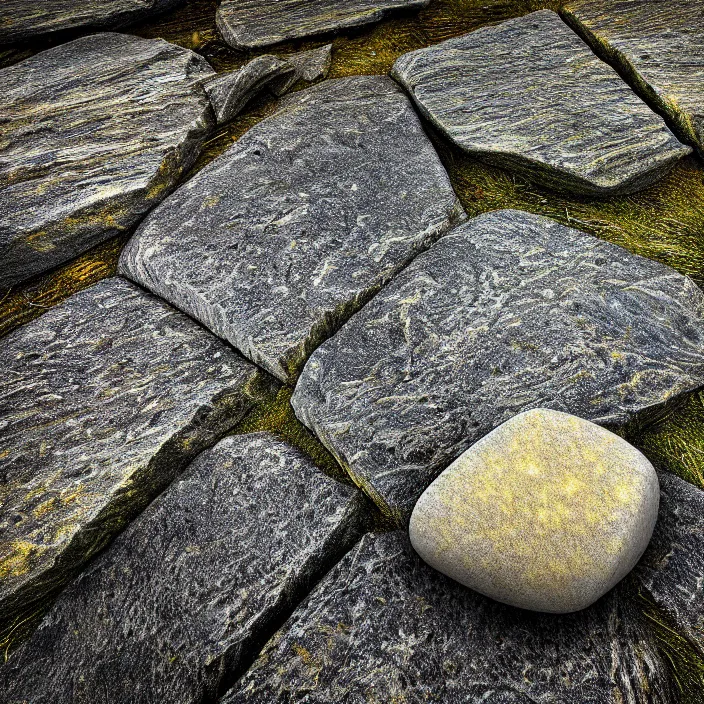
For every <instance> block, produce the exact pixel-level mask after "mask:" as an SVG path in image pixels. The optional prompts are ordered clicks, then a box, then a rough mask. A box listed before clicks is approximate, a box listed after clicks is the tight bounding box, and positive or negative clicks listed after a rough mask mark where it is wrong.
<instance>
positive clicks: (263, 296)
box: [120, 76, 463, 380]
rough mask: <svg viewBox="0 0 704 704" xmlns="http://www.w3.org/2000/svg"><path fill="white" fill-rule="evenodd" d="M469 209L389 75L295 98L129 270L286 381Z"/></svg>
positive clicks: (175, 209) (148, 239) (149, 223)
mask: <svg viewBox="0 0 704 704" xmlns="http://www.w3.org/2000/svg"><path fill="white" fill-rule="evenodd" d="M461 217H463V211H462V209H461V206H460V205H459V202H458V200H457V198H456V196H455V194H454V192H453V190H452V187H451V185H450V182H449V179H448V177H447V174H446V172H445V169H444V168H443V166H442V164H441V162H440V160H439V158H438V156H437V154H436V152H435V150H434V148H433V146H432V144H431V143H430V141H429V140H428V138H427V137H426V135H425V133H424V132H423V129H422V127H421V125H420V122H419V120H418V117H417V116H416V114H415V112H414V110H413V107H412V106H411V104H410V102H409V101H408V100H407V98H406V97H405V96H404V95H403V93H402V92H401V90H400V89H399V88H398V87H397V86H396V85H395V84H394V83H393V82H392V81H391V80H389V79H388V78H383V77H378V76H374V77H372V76H366V77H359V78H345V79H340V80H337V81H324V82H323V83H321V84H320V85H318V86H314V87H313V88H310V89H308V90H306V91H300V92H298V93H296V94H294V95H291V96H289V97H288V98H287V99H286V101H285V102H284V104H283V107H282V109H281V110H280V111H279V112H277V113H276V114H275V115H273V116H272V117H270V118H268V119H266V120H263V121H262V122H260V123H259V124H258V125H256V126H255V127H253V128H252V129H251V130H250V131H249V132H247V133H246V134H245V135H244V136H243V137H242V138H240V139H239V140H238V142H237V143H236V144H235V145H233V146H232V147H231V148H230V149H229V150H228V151H227V152H225V154H223V155H222V156H221V157H219V158H218V159H216V160H215V161H214V162H212V163H211V164H209V165H208V166H207V167H206V168H205V169H203V170H202V171H201V172H200V173H199V174H198V175H197V176H195V177H194V178H193V179H192V180H191V181H189V182H188V184H186V185H185V186H183V187H182V188H180V189H179V190H178V191H177V192H176V193H174V194H173V195H172V196H171V197H170V198H169V199H168V200H167V201H166V202H165V203H163V204H162V206H161V207H159V208H158V209H156V210H155V211H154V212H153V213H152V214H151V215H150V216H149V217H148V218H147V220H146V221H145V222H144V223H143V224H142V225H141V226H140V228H139V230H138V231H137V233H136V234H135V236H134V237H133V238H132V240H131V241H130V242H129V243H128V245H127V247H126V248H125V251H124V252H123V255H122V258H121V260H120V270H121V271H122V272H123V273H124V274H125V275H126V276H129V277H130V278H132V279H133V280H135V281H137V282H138V283H140V284H142V285H144V286H146V287H147V288H149V289H151V290H152V291H154V292H155V293H158V294H159V295H160V296H162V297H163V298H165V299H166V300H168V301H170V302H171V303H173V304H174V305H175V306H177V307H178V308H181V309H182V310H184V311H186V312H187V313H189V314H190V315H191V316H193V317H194V318H196V319H197V320H200V321H201V322H202V323H203V324H204V325H206V326H207V327H208V328H210V329H211V330H212V331H213V332H215V333H216V334H218V335H220V336H221V337H223V338H224V339H226V340H228V341H229V342H231V343H232V344H233V345H234V346H235V347H237V348H238V349H239V350H241V351H242V353H243V354H244V355H245V356H247V357H249V358H250V359H252V360H253V361H255V362H256V363H257V364H259V365H261V366H262V367H264V368H265V369H267V370H268V371H270V372H271V373H272V374H274V375H275V376H277V377H278V378H279V379H282V380H290V379H292V378H295V376H296V375H297V374H298V371H299V369H300V367H301V366H302V364H303V362H304V361H305V359H306V358H307V356H308V355H309V354H310V352H311V350H312V349H314V348H315V347H316V346H317V344H318V343H319V342H320V341H321V339H324V338H325V337H326V336H328V335H329V334H331V333H332V332H333V331H334V330H335V329H336V328H337V327H338V326H339V325H341V324H342V322H344V321H345V320H346V319H347V318H348V317H349V316H350V315H351V314H352V313H353V312H355V311H356V310H357V309H359V308H360V307H361V306H362V305H363V304H364V302H365V301H367V300H368V299H369V298H370V297H371V295H373V294H374V293H375V292H376V291H378V290H379V288H380V287H381V286H382V285H383V284H384V283H385V282H387V281H389V279H391V277H392V276H394V275H395V274H396V273H397V272H398V271H399V270H400V269H401V268H403V267H404V266H405V265H406V264H407V263H408V262H409V261H410V260H411V259H412V258H413V257H414V256H415V255H416V254H417V253H418V252H419V251H420V250H422V249H424V248H426V247H427V246H428V245H429V244H431V243H432V242H433V241H435V240H436V239H437V238H438V237H439V236H440V235H441V234H443V233H444V232H445V231H446V230H447V229H448V228H450V227H451V226H452V225H453V224H454V223H455V222H457V221H458V219H460V218H461Z"/></svg>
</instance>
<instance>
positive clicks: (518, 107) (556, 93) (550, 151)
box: [392, 10, 691, 195]
mask: <svg viewBox="0 0 704 704" xmlns="http://www.w3.org/2000/svg"><path fill="white" fill-rule="evenodd" d="M392 75H393V77H394V78H396V79H397V80H398V81H399V82H401V83H402V84H403V85H404V87H406V89H407V90H408V92H409V94H410V95H411V96H412V97H413V99H414V100H415V102H416V103H417V105H418V107H419V109H420V110H421V111H422V112H423V114H424V115H425V116H426V117H427V118H428V119H429V120H430V121H431V122H432V123H433V125H435V126H436V127H437V128H438V129H439V130H440V131H441V132H443V133H444V134H445V135H446V136H447V137H448V138H449V139H450V140H452V142H454V143H455V144H456V145H457V146H459V147H460V148H461V149H462V150H464V151H466V152H468V153H469V154H472V155H474V156H477V157H479V158H481V159H484V160H486V161H488V162H490V163H493V164H498V165H499V166H503V167H505V168H507V169H509V170H513V171H517V172H520V173H522V174H524V175H526V176H527V177H528V178H531V179H533V180H536V181H538V182H540V183H542V184H544V185H546V186H548V187H550V188H553V189H556V190H570V191H575V192H578V193H585V194H593V195H613V194H617V193H631V192H634V191H637V190H639V189H642V188H644V187H645V186H648V185H650V184H652V183H654V182H655V181H657V180H658V179H660V178H661V177H662V176H664V175H665V174H666V173H667V172H668V171H669V170H670V169H671V168H672V167H673V166H674V164H675V163H677V161H678V160H679V159H681V158H682V157H684V156H686V155H687V154H689V153H690V152H691V149H690V148H689V147H686V146H685V145H683V144H681V143H680V142H678V141H677V139H676V138H675V136H674V135H673V134H672V133H671V132H670V130H669V129H668V128H667V126H666V125H665V122H664V121H663V119H662V118H661V117H659V116H658V115H656V114H655V113H654V112H653V111H652V110H651V109H650V108H649V107H648V106H647V105H646V104H645V103H644V102H643V101H642V100H641V99H640V98H639V97H638V96H636V94H635V93H634V92H633V91H632V90H631V89H630V88H629V87H628V85H627V84H626V83H625V82H624V81H623V80H622V79H621V78H620V76H619V75H618V74H617V73H616V71H614V70H613V69H612V68H611V67H609V66H608V65H607V64H606V63H604V62H602V61H600V60H599V59H598V58H597V57H596V56H595V55H594V54H593V53H592V51H591V50H590V49H589V47H588V46H586V44H585V43H584V42H583V41H582V40H581V39H580V38H579V37H578V36H577V35H576V34H575V33H574V32H573V31H572V30H571V29H570V28H569V27H567V26H566V25H565V23H564V22H563V21H562V20H561V19H560V17H559V16H558V15H557V14H555V13H554V12H551V11H549V10H542V11H540V12H535V13H532V14H529V15H526V16H524V17H519V18H517V19H512V20H508V21H507V22H504V23H502V24H500V25H497V26H494V27H485V28H482V29H479V30H477V31H475V32H472V33H471V34H467V35H465V36H463V37H458V38H456V39H450V40H448V41H446V42H443V43H441V44H437V45H434V46H430V47H428V48H425V49H419V50H418V51H414V52H411V53H410V54H406V55H404V56H402V57H401V58H400V59H398V61H397V62H396V64H395V65H394V68H393V71H392Z"/></svg>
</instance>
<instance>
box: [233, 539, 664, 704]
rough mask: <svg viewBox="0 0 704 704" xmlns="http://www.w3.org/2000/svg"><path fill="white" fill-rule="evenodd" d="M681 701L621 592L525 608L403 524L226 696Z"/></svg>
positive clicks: (468, 702) (361, 556) (339, 572)
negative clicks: (463, 571) (482, 590)
mask: <svg viewBox="0 0 704 704" xmlns="http://www.w3.org/2000/svg"><path fill="white" fill-rule="evenodd" d="M672 701H676V700H675V699H674V698H673V696H672V694H671V691H670V688H669V685H668V681H667V675H666V668H665V667H664V665H663V663H662V661H661V660H660V659H659V657H658V655H657V652H656V649H655V647H654V645H653V643H652V642H651V640H650V638H649V636H648V634H647V633H646V632H645V631H644V630H643V629H642V628H641V627H640V625H639V624H638V622H637V620H636V618H635V616H634V614H633V612H632V607H631V606H630V604H629V603H628V602H626V601H625V600H623V599H622V598H620V597H619V596H618V595H617V594H613V593H612V594H610V595H609V596H608V597H606V598H605V599H604V600H602V601H601V602H599V603H598V604H597V605H595V606H594V607H592V608H591V609H588V610H586V611H582V612H580V613H578V614H571V615H569V616H547V615H544V614H531V613H530V612H527V611H520V610H518V609H513V608H511V607H507V606H504V605H502V604H499V603H497V602H495V601H491V600H490V599H487V598H485V597H482V596H481V595H479V594H477V593H476V592H472V591H470V590H468V589H466V588H465V587H462V586H461V585H459V584H457V583H456V582H452V581H451V580H450V579H448V578H447V577H444V576H443V575H441V574H439V573H438V572H435V571H434V570H432V569H431V568H430V567H428V566H427V565H424V564H423V563H422V562H421V560H420V559H419V558H418V557H417V556H416V555H415V554H414V553H413V552H412V550H411V547H410V545H409V544H408V538H407V536H405V535H403V534H401V533H395V534H387V535H384V536H381V537H378V538H374V537H372V536H367V537H365V538H363V539H362V542H361V543H360V545H359V546H358V547H357V548H355V549H353V550H352V551H351V552H350V553H349V554H348V555H347V557H346V558H345V559H344V560H343V561H342V562H341V563H340V564H339V565H338V566H337V567H335V569H334V570H333V571H332V572H331V573H330V574H329V575H328V576H327V577H326V578H325V580H324V581H323V582H321V584H320V585H319V586H318V588H317V589H316V590H315V591H314V592H313V593H312V594H311V596H310V598H309V599H308V600H307V601H306V602H304V604H303V605H302V606H301V607H300V608H299V609H298V610H297V611H296V612H295V614H294V615H293V617H292V618H291V619H289V621H288V622H287V623H286V625H285V626H284V628H283V629H282V630H281V631H280V632H279V633H277V634H276V636H275V637H274V638H273V639H272V640H271V641H270V642H269V643H268V644H267V646H266V648H265V649H264V651H263V652H262V653H261V655H260V657H259V658H258V660H257V661H256V662H255V664H254V666H253V667H252V668H251V669H250V670H249V671H248V672H247V674H246V675H245V676H244V678H243V679H242V680H241V681H240V682H239V683H238V684H237V685H236V686H235V687H234V688H233V690H232V691H231V692H230V694H229V695H228V696H226V697H225V698H224V699H223V702H222V704H239V703H240V702H242V703H245V702H246V703H247V704H255V703H257V702H262V704H263V703H265V702H266V704H271V703H273V702H282V703H283V702H287V703H291V702H306V704H317V703H320V704H327V703H328V702H413V703H416V702H418V703H420V702H430V703H433V704H440V703H448V704H449V703H450V702H451V703H452V704H477V703H478V702H483V703H484V702H486V703H487V704H533V703H535V702H540V704H609V703H611V704H647V703H649V702H672Z"/></svg>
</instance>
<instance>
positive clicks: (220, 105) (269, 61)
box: [203, 54, 297, 125]
mask: <svg viewBox="0 0 704 704" xmlns="http://www.w3.org/2000/svg"><path fill="white" fill-rule="evenodd" d="M296 74H297V69H296V67H295V66H293V65H292V64H290V63H288V62H287V61H285V60H283V59H279V58H277V57H276V56H270V55H268V54H266V55H264V56H258V57H256V58H255V59H252V60H251V61H250V62H249V63H247V64H245V65H244V66H243V67H242V68H241V69H239V70H238V71H233V72H231V73H225V74H222V73H221V74H217V75H215V76H213V77H212V78H210V79H208V80H207V81H206V82H205V83H204V84H203V87H204V88H205V92H206V93H207V94H208V98H209V99H210V102H211V103H212V105H213V110H214V111H215V117H216V119H217V122H218V125H222V124H224V123H225V122H228V121H229V120H232V118H233V117H235V116H236V115H237V114H238V113H239V112H240V111H241V110H242V108H244V106H245V105H246V104H247V103H248V102H249V101H250V100H251V99H252V98H253V97H254V96H256V95H257V93H259V92H260V91H261V90H262V89H263V88H264V87H265V86H267V85H272V84H274V85H275V84H276V83H281V86H282V88H283V87H285V88H286V89H287V88H288V87H290V86H291V85H293V83H295V80H296ZM279 92H282V93H284V92H286V91H285V90H283V91H279Z"/></svg>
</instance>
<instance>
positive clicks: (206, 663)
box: [0, 433, 362, 704]
mask: <svg viewBox="0 0 704 704" xmlns="http://www.w3.org/2000/svg"><path fill="white" fill-rule="evenodd" d="M361 518H362V496H361V494H360V493H359V492H358V491H357V490H356V489H353V488H351V487H348V486H344V485H342V484H338V483H337V482H335V481H334V480H332V479H329V478H328V477H326V476H325V475H323V474H322V473H321V472H320V471H319V470H318V469H317V468H316V467H315V466H314V465H312V463H311V462H310V460H308V459H306V458H305V457H304V456H302V455H301V454H300V453H299V452H298V451H297V450H294V449H292V448H291V447H289V446H287V445H286V444H284V443H283V442H280V441H278V440H275V439H274V438H273V437H272V436H269V435H267V434H264V433H258V434H255V435H244V436H236V437H230V438H226V439H225V440H222V441H221V442H220V443H219V444H218V445H217V446H216V447H215V448H214V449H213V450H211V451H208V452H205V453H203V454H202V455H200V456H199V457H198V459H197V460H196V461H195V462H194V463H193V466H192V467H191V468H189V470H188V471H187V472H186V474H185V475H184V477H183V478H182V479H180V480H179V481H177V482H176V483H175V484H174V485H173V486H172V487H171V488H169V490H168V491H167V492H166V493H165V494H164V495H162V496H160V497H159V498H158V499H157V500H156V501H155V502H154V503H153V504H152V506H150V507H149V509H148V510H147V511H146V512H145V513H144V514H143V515H142V516H141V517H140V518H139V519H138V520H137V521H135V523H134V524H133V525H132V526H130V527H129V528H128V529H127V531H125V533H124V534H123V535H122V536H120V538H118V539H117V540H116V541H115V543H114V545H113V546H112V547H111V548H110V550H109V551H107V552H106V553H105V554H104V555H103V556H101V558H99V560H98V561H97V562H96V564H94V565H93V566H91V567H90V568H89V569H87V570H86V571H85V572H84V573H83V574H82V575H81V576H80V577H79V578H78V579H77V580H76V582H74V584H73V585H71V586H70V587H69V588H68V589H67V590H66V592H65V593H64V594H63V595H62V597H61V599H60V600H59V601H58V602H57V604H56V605H55V607H54V608H53V609H52V611H51V612H50V613H49V614H48V615H47V617H46V618H45V620H44V622H43V623H42V625H41V626H40V627H39V629H38V630H37V631H36V632H35V634H34V636H33V637H32V639H31V640H30V641H28V642H27V643H26V644H25V645H24V646H22V647H21V648H20V650H18V651H17V653H16V655H14V656H13V657H11V659H10V661H9V664H8V665H7V666H6V667H5V668H2V669H0V684H2V685H3V686H2V687H0V689H2V691H4V692H6V694H7V695H9V696H8V699H9V701H10V702H15V701H17V702H22V701H31V702H32V704H40V703H45V704H50V703H51V704H53V703H54V702H57V701H61V702H69V701H70V702H74V703H75V704H79V703H80V702H85V703H86V704H88V703H90V704H93V703H95V702H112V703H116V702H124V703H125V704H128V703H129V704H134V703H135V702H145V703H146V702H150V703H154V704H155V703H156V702H159V704H166V703H167V702H173V704H189V703H194V704H195V703H196V702H201V701H202V700H203V697H208V699H207V700H208V701H214V700H213V699H211V698H212V697H214V696H216V693H217V690H218V686H219V684H220V682H221V680H222V679H223V677H225V678H227V677H228V676H229V675H231V674H232V673H234V672H236V671H237V669H238V667H239V666H240V660H241V658H242V657H243V656H244V657H247V653H248V652H249V651H250V650H251V648H252V647H253V646H255V645H260V643H261V641H262V640H263V639H265V638H266V637H267V635H268V633H269V632H270V629H271V628H272V626H275V625H276V623H277V620H278V619H280V618H281V617H282V616H285V614H286V613H287V612H288V611H289V610H290V609H292V608H293V607H294V606H295V604H296V603H298V601H299V600H300V599H301V597H302V596H303V595H304V594H306V593H307V591H308V588H309V587H310V583H311V581H312V580H314V579H315V578H320V577H321V576H322V575H323V574H325V572H326V571H327V570H328V569H329V568H330V567H331V565H332V564H334V561H335V558H337V557H340V556H342V555H344V553H345V552H346V551H347V550H348V549H349V548H350V546H351V545H352V544H354V542H355V540H356V539H357V538H358V537H359V534H360V530H361ZM255 652H256V651H255ZM8 699H4V701H8Z"/></svg>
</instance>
